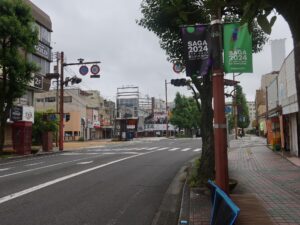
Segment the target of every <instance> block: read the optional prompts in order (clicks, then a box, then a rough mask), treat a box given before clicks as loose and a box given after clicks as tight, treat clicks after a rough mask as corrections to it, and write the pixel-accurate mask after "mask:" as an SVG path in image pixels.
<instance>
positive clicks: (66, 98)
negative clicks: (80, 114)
mask: <svg viewBox="0 0 300 225" xmlns="http://www.w3.org/2000/svg"><path fill="white" fill-rule="evenodd" d="M64 102H65V103H68V102H72V96H64Z"/></svg>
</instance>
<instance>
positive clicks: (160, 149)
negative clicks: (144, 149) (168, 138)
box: [157, 147, 168, 151]
mask: <svg viewBox="0 0 300 225" xmlns="http://www.w3.org/2000/svg"><path fill="white" fill-rule="evenodd" d="M165 149H168V147H164V148H159V149H157V150H158V151H161V150H165Z"/></svg>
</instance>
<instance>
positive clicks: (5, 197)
mask: <svg viewBox="0 0 300 225" xmlns="http://www.w3.org/2000/svg"><path fill="white" fill-rule="evenodd" d="M149 153H152V152H147V153H141V154H137V155H132V156H128V157H125V158H122V159H117V160H114V161H111V162H108V163H105V164H102V165H99V166H95V167H92V168H89V169H86V170H83V171H80V172H77V173H72V174H70V175H67V176H63V177H60V178H56V179H54V180H51V181H48V182H46V183H43V184H39V185H36V186H34V187H31V188H28V189H25V190H23V191H19V192H16V193H13V194H10V195H7V196H4V197H2V198H0V204H2V203H4V202H7V201H10V200H12V199H15V198H18V197H21V196H23V195H26V194H29V193H32V192H34V191H37V190H40V189H42V188H45V187H48V186H50V185H53V184H56V183H59V182H62V181H65V180H68V179H71V178H73V177H77V176H79V175H82V174H85V173H88V172H91V171H94V170H97V169H100V168H102V167H106V166H109V165H112V164H114V163H118V162H122V161H125V160H128V159H132V158H135V157H138V156H142V155H146V154H149Z"/></svg>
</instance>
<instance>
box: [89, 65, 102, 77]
mask: <svg viewBox="0 0 300 225" xmlns="http://www.w3.org/2000/svg"><path fill="white" fill-rule="evenodd" d="M99 72H100V67H99V66H98V65H92V67H91V73H92V74H94V75H96V74H98V73H99Z"/></svg>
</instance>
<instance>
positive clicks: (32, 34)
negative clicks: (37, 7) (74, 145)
mask: <svg viewBox="0 0 300 225" xmlns="http://www.w3.org/2000/svg"><path fill="white" fill-rule="evenodd" d="M33 24H34V19H33V17H32V15H31V11H30V8H29V6H27V5H26V4H25V3H24V2H23V1H22V0H1V1H0V71H1V75H0V76H1V82H0V93H1V95H0V109H1V110H0V153H1V152H2V149H3V143H4V132H5V129H4V127H5V124H6V121H7V118H8V116H9V111H10V109H11V107H12V105H13V102H14V100H16V99H17V98H19V97H21V96H22V95H23V94H24V93H25V90H26V86H27V84H28V82H29V81H30V80H31V79H32V78H31V73H32V72H35V71H37V67H36V65H35V64H34V63H31V62H28V60H27V58H26V55H27V53H32V52H34V46H35V45H36V44H37V42H38V36H37V35H38V33H37V30H36V29H34V25H33Z"/></svg>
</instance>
